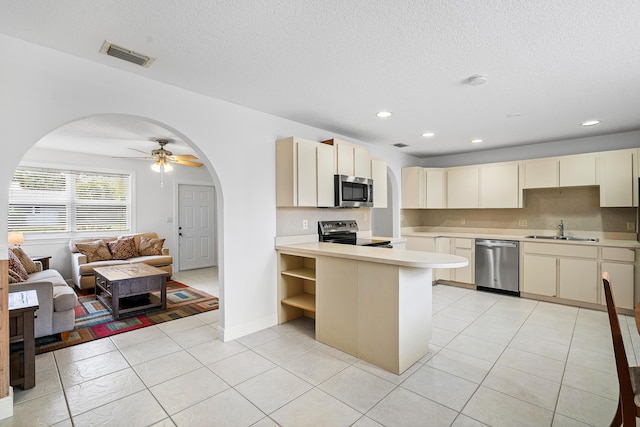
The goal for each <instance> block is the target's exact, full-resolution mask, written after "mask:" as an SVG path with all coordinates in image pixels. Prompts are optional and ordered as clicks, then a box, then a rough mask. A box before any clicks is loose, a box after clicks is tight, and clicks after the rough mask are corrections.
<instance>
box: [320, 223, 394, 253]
mask: <svg viewBox="0 0 640 427" xmlns="http://www.w3.org/2000/svg"><path fill="white" fill-rule="evenodd" d="M357 232H358V223H357V222H356V221H353V220H340V221H318V240H319V241H321V242H328V243H341V244H344V245H358V246H386V247H390V243H391V242H390V241H388V240H375V239H358V236H357Z"/></svg>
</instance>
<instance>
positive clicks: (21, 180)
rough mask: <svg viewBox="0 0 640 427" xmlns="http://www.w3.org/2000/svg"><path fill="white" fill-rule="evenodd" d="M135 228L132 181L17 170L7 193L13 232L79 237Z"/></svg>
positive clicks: (67, 172) (79, 173) (56, 171)
mask: <svg viewBox="0 0 640 427" xmlns="http://www.w3.org/2000/svg"><path fill="white" fill-rule="evenodd" d="M130 227H131V176H130V175H128V174H109V173H94V172H84V171H74V170H62V169H44V168H32V167H28V168H27V167H25V168H22V167H21V168H18V169H17V170H16V172H15V174H14V175H13V180H12V181H11V189H10V192H9V221H8V228H9V231H22V232H25V233H30V232H31V233H54V232H55V233H65V232H66V233H75V232H85V231H88V232H91V231H125V230H129V229H130Z"/></svg>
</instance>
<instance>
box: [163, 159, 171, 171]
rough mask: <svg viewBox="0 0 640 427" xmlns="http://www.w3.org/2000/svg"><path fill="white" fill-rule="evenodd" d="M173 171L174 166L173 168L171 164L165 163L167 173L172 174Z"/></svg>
mask: <svg viewBox="0 0 640 427" xmlns="http://www.w3.org/2000/svg"><path fill="white" fill-rule="evenodd" d="M172 170H173V166H171V163H168V162H166V161H165V163H164V171H165V172H171V171H172Z"/></svg>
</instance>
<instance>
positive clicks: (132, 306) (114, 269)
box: [93, 263, 169, 319]
mask: <svg viewBox="0 0 640 427" xmlns="http://www.w3.org/2000/svg"><path fill="white" fill-rule="evenodd" d="M93 271H94V272H95V274H96V299H98V300H99V301H100V302H102V303H103V304H104V305H105V307H107V309H109V311H110V312H111V314H113V318H114V319H118V318H119V317H120V315H121V314H124V313H129V312H132V311H137V310H144V309H147V308H152V307H162V309H165V308H167V276H169V273H167V272H166V271H164V270H161V269H159V268H156V267H152V266H150V265H147V264H142V263H140V264H121V265H113V266H110V267H98V268H95V269H94V270H93ZM154 291H160V298H158V297H157V295H153V294H151V292H154Z"/></svg>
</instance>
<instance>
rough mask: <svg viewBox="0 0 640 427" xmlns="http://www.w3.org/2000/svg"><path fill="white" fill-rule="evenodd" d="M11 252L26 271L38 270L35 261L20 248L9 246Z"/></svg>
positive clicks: (33, 271)
mask: <svg viewBox="0 0 640 427" xmlns="http://www.w3.org/2000/svg"><path fill="white" fill-rule="evenodd" d="M11 252H13V253H14V254H15V255H16V256H17V257H18V259H19V260H20V264H22V266H23V267H24V269H25V270H26V271H27V273H29V274H31V273H35V272H36V271H40V269H39V268H38V266H37V265H36V263H35V262H33V260H32V259H31V257H30V256H29V255H27V253H26V252H25V251H24V249H22V248H11Z"/></svg>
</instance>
